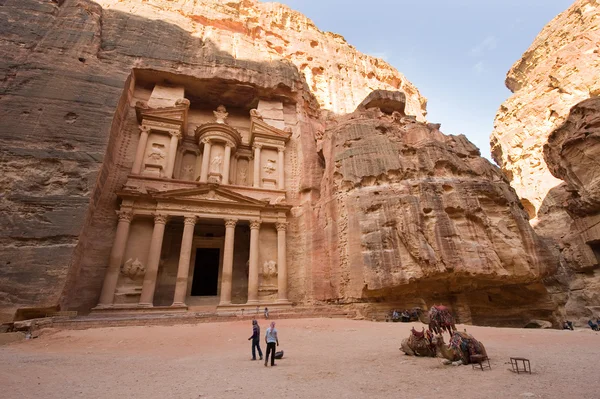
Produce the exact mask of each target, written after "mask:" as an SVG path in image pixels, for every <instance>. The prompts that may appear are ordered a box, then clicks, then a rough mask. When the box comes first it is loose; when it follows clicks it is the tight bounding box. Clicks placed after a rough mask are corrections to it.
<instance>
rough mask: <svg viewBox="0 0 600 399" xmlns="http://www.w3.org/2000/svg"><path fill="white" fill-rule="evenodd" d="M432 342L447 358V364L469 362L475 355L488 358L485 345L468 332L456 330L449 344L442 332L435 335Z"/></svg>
mask: <svg viewBox="0 0 600 399" xmlns="http://www.w3.org/2000/svg"><path fill="white" fill-rule="evenodd" d="M432 343H433V345H435V347H436V348H437V349H438V350H439V352H440V354H441V355H442V357H444V358H445V359H446V362H445V364H450V363H452V364H453V365H460V364H469V363H471V356H473V355H482V356H483V358H484V359H487V352H486V350H485V346H483V344H482V343H481V342H479V341H477V340H476V339H475V338H474V337H473V336H472V335H471V334H468V333H467V332H458V331H455V332H454V333H453V334H452V337H451V338H450V344H448V345H446V343H445V342H444V337H443V336H442V334H438V335H436V336H434V337H433V339H432Z"/></svg>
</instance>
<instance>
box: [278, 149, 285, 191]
mask: <svg viewBox="0 0 600 399" xmlns="http://www.w3.org/2000/svg"><path fill="white" fill-rule="evenodd" d="M277 152H278V154H277V155H278V156H279V159H278V161H279V162H278V165H277V168H278V170H277V171H278V172H279V177H278V178H277V188H278V189H279V190H283V189H284V188H285V186H284V184H285V182H284V179H285V173H284V172H285V169H284V168H283V148H278V149H277Z"/></svg>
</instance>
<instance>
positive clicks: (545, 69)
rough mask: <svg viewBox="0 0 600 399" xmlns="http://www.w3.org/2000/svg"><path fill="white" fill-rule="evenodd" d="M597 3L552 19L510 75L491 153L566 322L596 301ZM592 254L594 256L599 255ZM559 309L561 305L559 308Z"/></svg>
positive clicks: (586, 1) (587, 1)
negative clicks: (544, 261) (556, 261)
mask: <svg viewBox="0 0 600 399" xmlns="http://www.w3.org/2000/svg"><path fill="white" fill-rule="evenodd" d="M599 21H600V3H599V2H598V1H596V0H579V1H576V2H575V3H574V4H573V5H572V6H571V7H570V8H569V9H567V10H566V11H564V12H563V13H561V14H560V15H558V16H557V17H556V18H554V19H553V20H552V21H551V22H550V23H549V24H548V25H547V26H546V27H545V28H544V29H543V30H542V31H541V32H540V34H539V35H538V36H537V38H536V39H535V40H534V42H533V44H532V45H531V46H530V48H529V49H528V50H527V51H526V52H525V53H524V54H523V57H522V58H521V59H520V60H519V61H518V62H517V63H515V65H514V66H513V67H512V68H511V70H510V71H509V72H508V75H507V78H506V86H507V87H508V88H509V89H510V90H511V91H512V92H513V93H514V94H513V95H512V96H511V97H510V98H509V99H508V100H507V101H506V102H505V103H504V104H502V106H501V107H500V110H499V111H498V114H497V115H496V121H495V130H494V132H493V133H492V137H491V145H492V155H493V157H494V159H495V160H496V162H498V164H499V165H501V168H502V170H503V171H504V172H505V174H506V175H507V177H508V178H509V180H510V183H511V185H512V186H513V187H514V188H515V190H516V192H517V194H518V195H519V197H520V198H521V201H522V203H523V206H524V208H525V209H526V210H527V212H528V214H529V216H530V218H531V223H532V225H533V226H534V229H535V230H536V232H537V233H538V234H540V235H541V236H543V237H546V238H549V239H551V240H553V241H554V245H555V248H556V250H557V251H560V257H561V267H560V268H559V270H558V273H557V274H556V275H555V276H552V277H551V278H549V279H547V284H548V287H549V289H550V290H551V291H552V293H553V296H554V299H555V301H556V302H557V303H558V304H559V305H560V306H561V308H562V309H564V310H565V311H566V316H567V317H568V318H570V319H573V320H575V319H580V321H584V319H585V317H590V316H592V315H594V312H595V310H594V306H596V307H597V306H598V305H599V304H600V302H599V300H598V297H597V294H596V292H597V290H598V282H597V280H598V277H597V274H598V272H597V267H598V262H600V261H599V260H598V259H597V255H594V253H593V252H594V249H593V248H595V244H594V242H595V240H597V239H598V238H597V237H596V233H594V229H593V228H592V226H593V225H594V220H595V219H594V218H595V217H596V216H595V215H597V212H598V202H597V201H598V198H597V193H596V192H597V190H598V189H597V185H598V180H597V179H598V177H597V174H598V169H599V168H598V162H597V161H596V159H595V158H596V157H597V155H596V153H597V148H596V147H597V144H596V139H595V135H596V133H594V132H595V127H594V124H595V123H596V122H595V120H596V116H595V115H596V112H597V104H596V100H589V101H585V100H586V99H589V98H594V97H596V96H598V95H599V94H600V83H599V81H598V76H599V75H600V52H599V51H600V50H599V49H598V48H599V43H600V30H598V24H599ZM596 252H597V250H596ZM563 306H564V307H563Z"/></svg>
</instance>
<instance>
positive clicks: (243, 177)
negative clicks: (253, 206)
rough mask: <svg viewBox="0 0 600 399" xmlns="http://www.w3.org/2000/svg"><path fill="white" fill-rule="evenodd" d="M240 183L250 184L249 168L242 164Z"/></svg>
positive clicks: (243, 184)
mask: <svg viewBox="0 0 600 399" xmlns="http://www.w3.org/2000/svg"><path fill="white" fill-rule="evenodd" d="M239 184H241V185H242V186H245V185H246V184H248V168H246V167H245V166H242V167H241V168H240V180H239Z"/></svg>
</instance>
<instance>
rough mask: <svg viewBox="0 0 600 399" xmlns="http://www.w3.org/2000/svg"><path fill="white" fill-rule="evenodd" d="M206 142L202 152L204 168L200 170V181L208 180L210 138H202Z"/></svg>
mask: <svg viewBox="0 0 600 399" xmlns="http://www.w3.org/2000/svg"><path fill="white" fill-rule="evenodd" d="M202 142H203V143H204V153H203V154H202V169H201V170H200V183H206V182H207V181H208V164H209V162H210V140H208V139H204V140H202Z"/></svg>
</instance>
